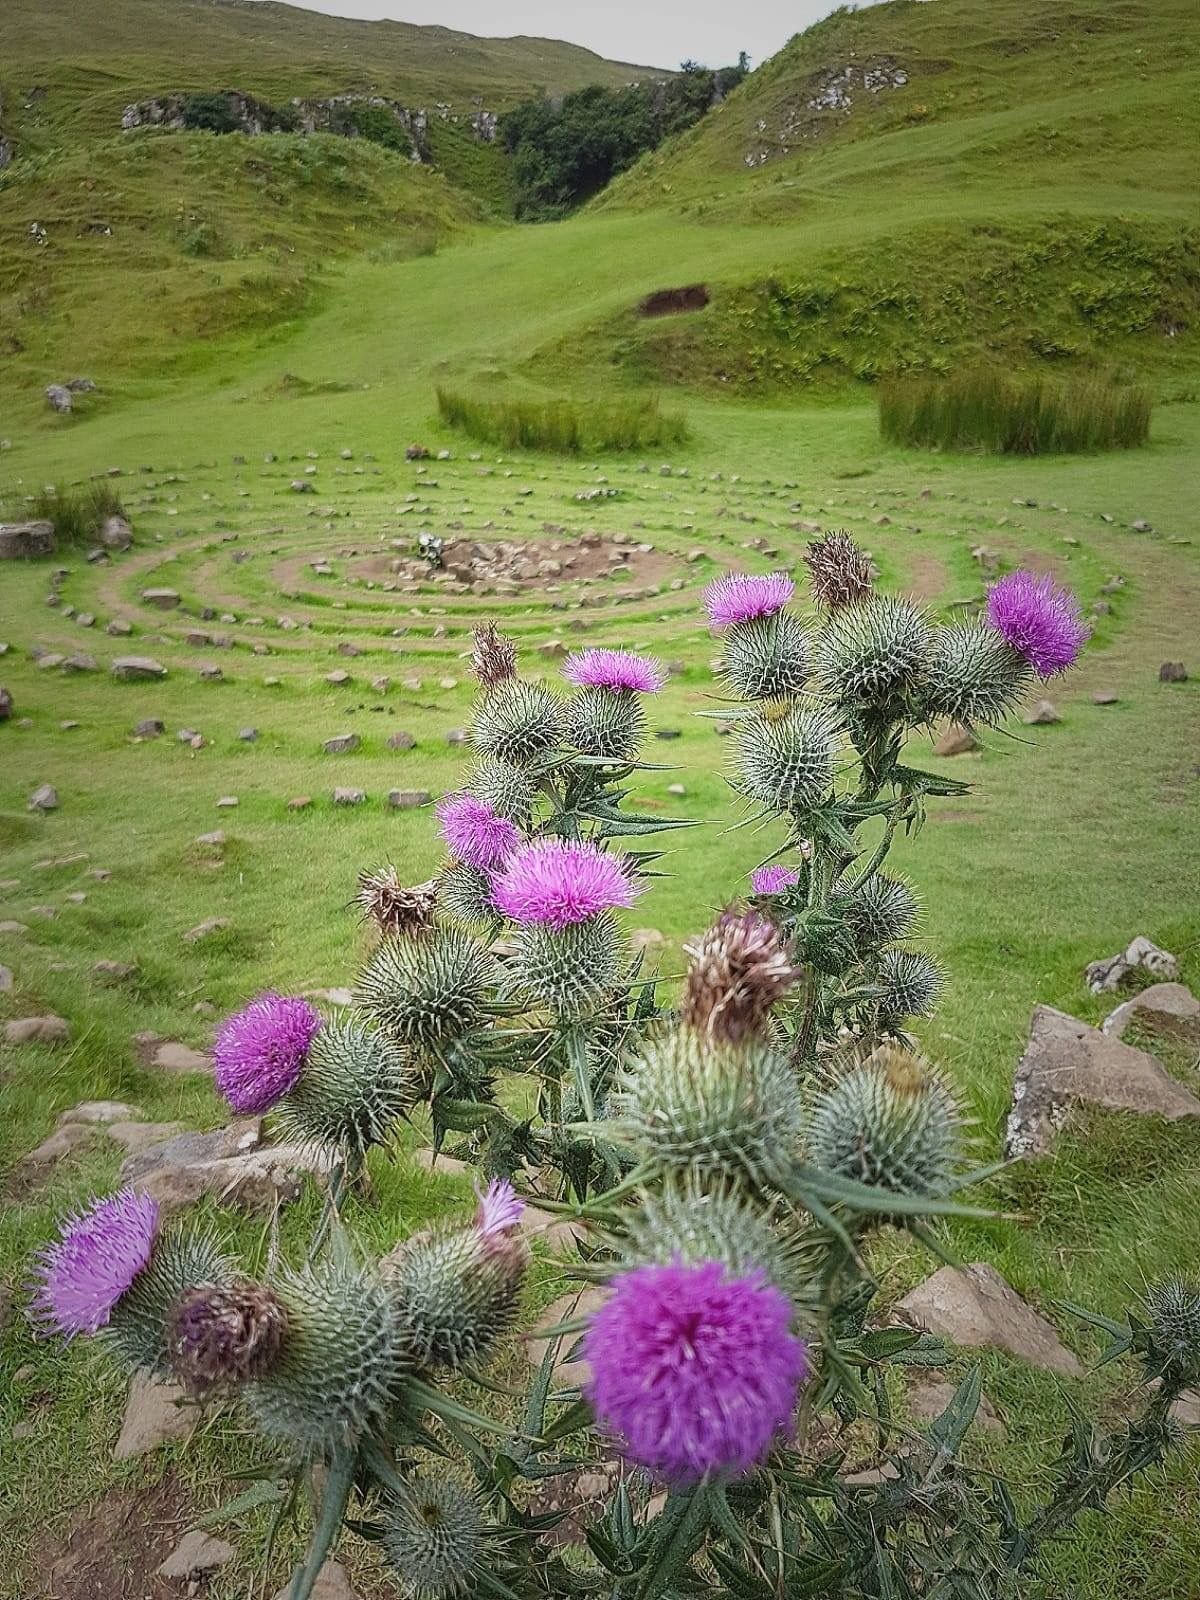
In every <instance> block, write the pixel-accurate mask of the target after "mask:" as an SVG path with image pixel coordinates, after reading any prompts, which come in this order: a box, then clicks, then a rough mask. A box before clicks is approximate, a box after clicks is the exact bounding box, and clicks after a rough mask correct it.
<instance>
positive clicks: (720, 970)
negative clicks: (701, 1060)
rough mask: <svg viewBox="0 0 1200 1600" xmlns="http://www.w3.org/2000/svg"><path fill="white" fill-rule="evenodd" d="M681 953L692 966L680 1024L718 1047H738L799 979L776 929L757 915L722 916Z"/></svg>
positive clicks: (766, 919)
mask: <svg viewBox="0 0 1200 1600" xmlns="http://www.w3.org/2000/svg"><path fill="white" fill-rule="evenodd" d="M684 948H685V950H686V952H687V954H688V955H689V956H690V957H691V962H692V965H691V970H690V971H689V973H688V978H687V985H686V987H685V989H684V995H683V1002H682V1005H681V1007H680V1014H681V1017H682V1020H683V1022H684V1023H685V1024H686V1025H687V1026H688V1027H689V1028H692V1029H694V1030H695V1031H696V1032H697V1033H699V1034H702V1035H704V1036H705V1037H706V1038H709V1039H713V1040H715V1041H718V1042H720V1043H724V1044H738V1043H740V1042H741V1041H742V1040H744V1039H748V1038H749V1037H751V1035H753V1034H756V1033H758V1032H759V1031H760V1030H761V1029H762V1026H763V1024H764V1022H765V1021H766V1019H767V1017H768V1015H769V1013H770V1011H771V1007H772V1006H773V1005H774V1004H775V1002H776V1001H777V1000H778V999H780V997H781V996H782V995H784V994H786V993H787V991H788V990H789V989H790V988H791V987H792V985H793V984H794V983H795V981H796V979H797V978H798V977H799V971H800V969H799V968H798V967H796V966H795V965H794V964H793V962H792V958H791V955H790V954H789V952H788V949H787V946H786V944H785V943H784V940H783V937H782V935H781V934H780V932H779V929H778V928H777V927H776V926H775V924H774V923H773V922H771V921H770V920H769V919H768V918H766V917H764V916H761V915H760V914H759V913H758V912H757V911H734V910H729V911H725V912H723V913H722V915H721V916H720V917H719V918H718V920H717V921H716V922H715V923H714V924H713V926H712V927H711V928H709V930H708V931H707V933H704V934H702V935H701V936H700V938H699V939H697V940H696V941H695V942H694V943H693V944H690V945H686V946H685V947H684Z"/></svg>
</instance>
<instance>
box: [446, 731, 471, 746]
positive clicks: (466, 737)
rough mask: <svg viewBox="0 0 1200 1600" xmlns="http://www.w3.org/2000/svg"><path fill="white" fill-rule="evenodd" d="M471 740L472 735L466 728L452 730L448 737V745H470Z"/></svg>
mask: <svg viewBox="0 0 1200 1600" xmlns="http://www.w3.org/2000/svg"><path fill="white" fill-rule="evenodd" d="M470 740H471V735H470V734H469V733H468V732H467V730H466V729H465V728H451V729H450V731H449V732H448V733H447V735H446V743H447V744H449V745H459V744H469V743H470Z"/></svg>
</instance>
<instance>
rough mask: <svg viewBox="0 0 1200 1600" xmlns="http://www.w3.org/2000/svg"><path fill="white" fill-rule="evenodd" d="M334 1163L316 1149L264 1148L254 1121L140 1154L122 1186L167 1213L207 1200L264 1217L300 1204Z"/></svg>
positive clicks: (124, 1171) (182, 1137)
mask: <svg viewBox="0 0 1200 1600" xmlns="http://www.w3.org/2000/svg"><path fill="white" fill-rule="evenodd" d="M331 1164H332V1158H331V1157H330V1156H329V1155H328V1154H327V1153H322V1152H319V1151H316V1150H314V1149H313V1148H312V1147H311V1146H302V1145H298V1144H281V1145H264V1144H263V1143H262V1123H261V1121H259V1120H250V1121H246V1122H240V1123H237V1122H235V1123H232V1124H230V1126H229V1127H227V1128H218V1129H217V1130H216V1132H214V1133H182V1134H178V1135H177V1136H175V1137H174V1138H170V1139H167V1140H165V1141H163V1142H162V1143H161V1144H154V1145H151V1146H150V1147H149V1148H147V1149H142V1150H138V1151H135V1152H134V1154H132V1155H130V1156H129V1157H128V1158H127V1159H126V1161H125V1162H124V1164H123V1165H122V1167H121V1182H122V1183H127V1184H131V1185H132V1186H133V1187H134V1188H135V1189H138V1190H140V1191H141V1192H142V1193H144V1194H151V1195H153V1196H154V1198H155V1199H156V1200H157V1201H158V1203H159V1205H160V1206H161V1207H162V1208H163V1209H164V1210H165V1211H173V1210H179V1209H181V1208H182V1207H185V1206H189V1205H194V1204H196V1202H197V1201H199V1200H202V1199H204V1198H206V1197H208V1198H211V1199H213V1200H216V1201H218V1202H219V1203H221V1204H225V1205H235V1206H240V1207H241V1208H242V1209H243V1210H245V1211H254V1212H262V1211H271V1210H272V1209H273V1208H274V1207H275V1206H277V1205H285V1204H288V1203H290V1202H291V1201H293V1200H295V1199H296V1198H297V1197H298V1196H299V1194H300V1189H301V1185H302V1183H303V1181H304V1178H305V1177H306V1176H308V1175H312V1176H315V1177H324V1176H325V1175H327V1174H328V1172H329V1170H330V1167H331Z"/></svg>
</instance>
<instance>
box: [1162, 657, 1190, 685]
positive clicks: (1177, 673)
mask: <svg viewBox="0 0 1200 1600" xmlns="http://www.w3.org/2000/svg"><path fill="white" fill-rule="evenodd" d="M1187 677H1188V675H1187V668H1186V667H1185V666H1184V664H1183V662H1182V661H1164V662H1163V664H1162V666H1161V667H1159V669H1158V681H1159V683H1186V682H1187Z"/></svg>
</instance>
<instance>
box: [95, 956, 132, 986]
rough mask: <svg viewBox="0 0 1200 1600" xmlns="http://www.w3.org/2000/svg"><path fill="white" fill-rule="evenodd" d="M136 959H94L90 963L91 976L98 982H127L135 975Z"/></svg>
mask: <svg viewBox="0 0 1200 1600" xmlns="http://www.w3.org/2000/svg"><path fill="white" fill-rule="evenodd" d="M137 970H138V969H137V962H136V961H96V962H93V964H92V977H93V978H95V979H96V981H97V982H98V983H128V982H129V980H130V978H136V977H137Z"/></svg>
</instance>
